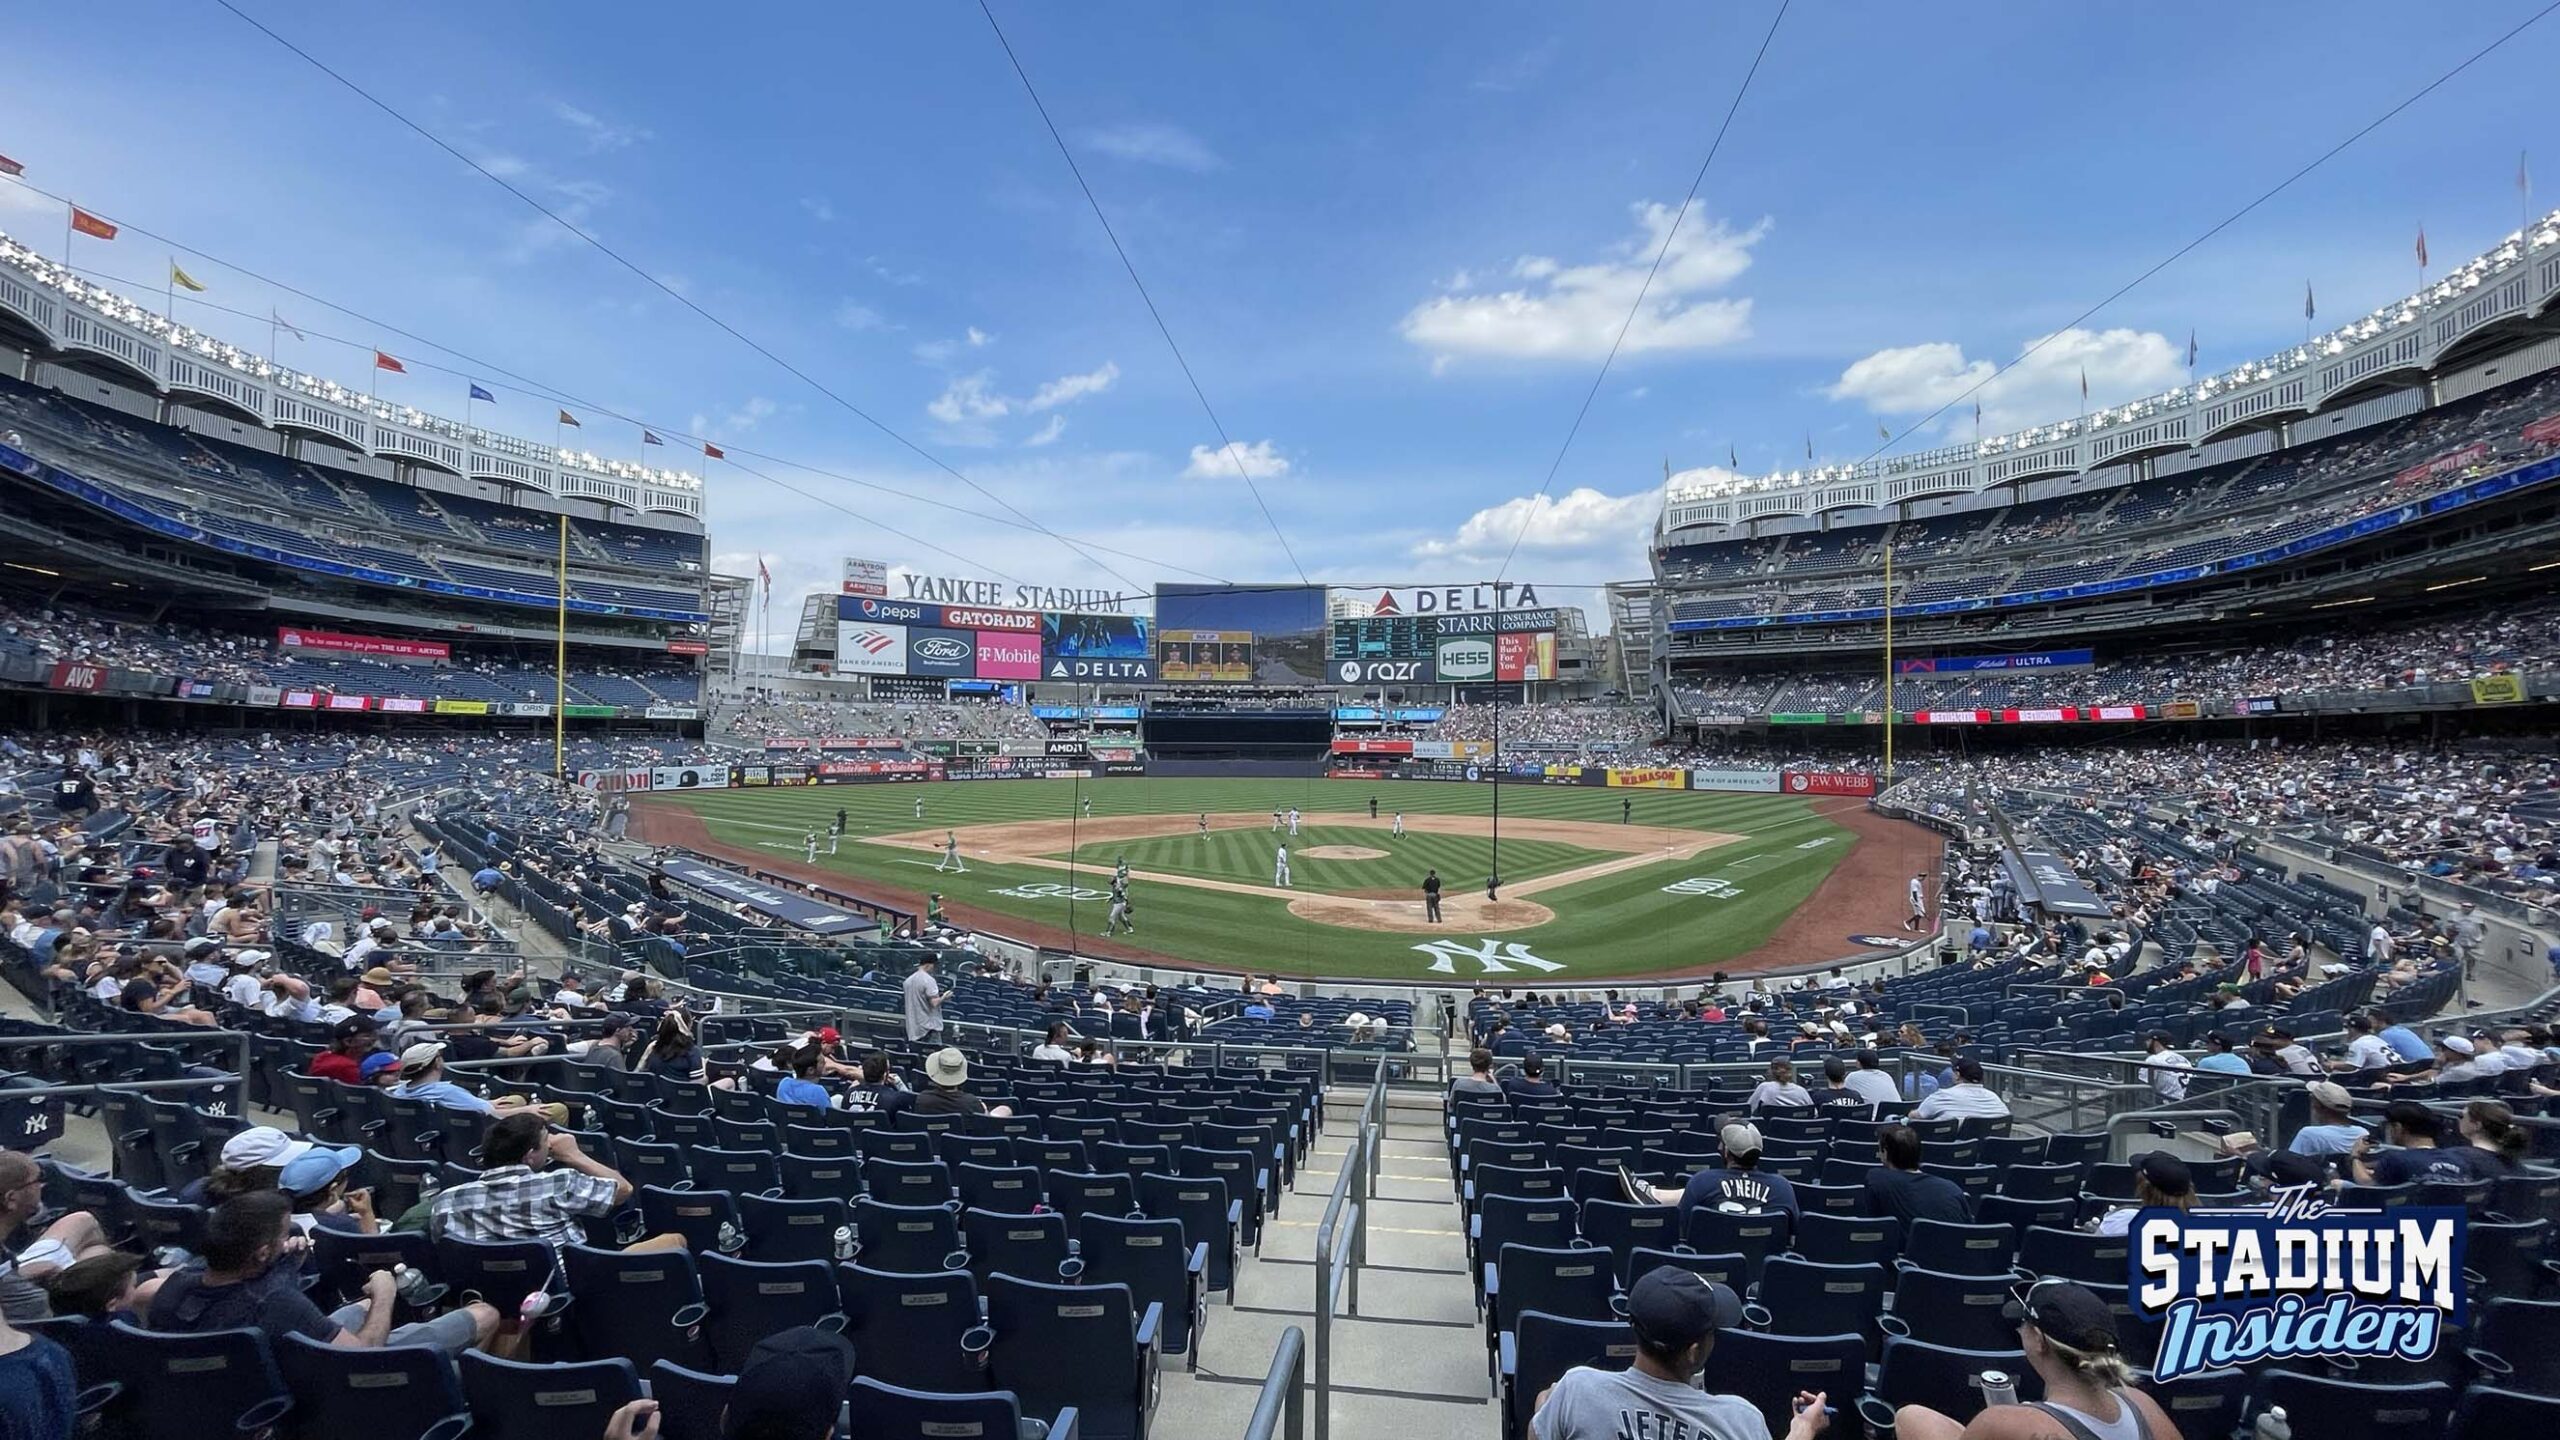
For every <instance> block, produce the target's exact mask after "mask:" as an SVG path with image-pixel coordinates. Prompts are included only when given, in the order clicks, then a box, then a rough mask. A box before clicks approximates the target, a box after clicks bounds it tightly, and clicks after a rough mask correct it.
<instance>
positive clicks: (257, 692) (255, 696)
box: [249, 685, 284, 705]
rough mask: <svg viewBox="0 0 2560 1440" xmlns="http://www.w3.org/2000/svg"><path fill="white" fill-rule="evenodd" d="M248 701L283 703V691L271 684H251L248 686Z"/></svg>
mask: <svg viewBox="0 0 2560 1440" xmlns="http://www.w3.org/2000/svg"><path fill="white" fill-rule="evenodd" d="M249 703H250V704H252V705H281V704H283V703H284V692H283V691H281V690H279V689H277V688H276V687H274V686H273V685H252V686H250V687H249Z"/></svg>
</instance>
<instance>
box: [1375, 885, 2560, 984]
mask: <svg viewBox="0 0 2560 1440" xmlns="http://www.w3.org/2000/svg"><path fill="white" fill-rule="evenodd" d="M1422 918H1424V919H1425V920H1428V921H1430V922H1431V923H1432V924H1434V925H1437V924H1439V923H1440V872H1439V871H1437V870H1426V871H1424V872H1423V874H1422ZM2554 968H2555V969H2560V965H2555V967H2554Z"/></svg>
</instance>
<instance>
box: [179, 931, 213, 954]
mask: <svg viewBox="0 0 2560 1440" xmlns="http://www.w3.org/2000/svg"><path fill="white" fill-rule="evenodd" d="M221 948H222V942H221V941H219V940H216V939H214V938H213V937H212V936H210V935H199V936H197V937H196V938H194V939H193V940H190V941H188V942H187V953H188V954H190V955H209V954H211V953H213V952H214V951H216V950H219V949H221Z"/></svg>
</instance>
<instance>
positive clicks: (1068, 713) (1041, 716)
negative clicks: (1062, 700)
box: [1031, 705, 1084, 720]
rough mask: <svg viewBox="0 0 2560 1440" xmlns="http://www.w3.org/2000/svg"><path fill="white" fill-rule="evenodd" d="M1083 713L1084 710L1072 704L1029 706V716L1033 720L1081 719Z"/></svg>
mask: <svg viewBox="0 0 2560 1440" xmlns="http://www.w3.org/2000/svg"><path fill="white" fill-rule="evenodd" d="M1083 715H1084V712H1083V711H1082V710H1080V709H1078V708H1076V707H1075V706H1073V705H1034V706H1032V707H1031V718H1032V719H1034V720H1076V719H1081V718H1082V717H1083Z"/></svg>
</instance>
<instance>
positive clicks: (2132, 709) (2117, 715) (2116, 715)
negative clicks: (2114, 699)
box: [2089, 705, 2151, 720]
mask: <svg viewBox="0 0 2560 1440" xmlns="http://www.w3.org/2000/svg"><path fill="white" fill-rule="evenodd" d="M2150 714H2151V710H2150V707H2149V706H2146V705H2095V706H2091V707H2090V709H2089V718H2090V719H2092V720H2144V719H2148V718H2150Z"/></svg>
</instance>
